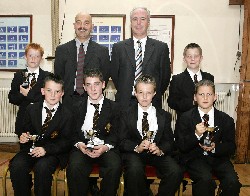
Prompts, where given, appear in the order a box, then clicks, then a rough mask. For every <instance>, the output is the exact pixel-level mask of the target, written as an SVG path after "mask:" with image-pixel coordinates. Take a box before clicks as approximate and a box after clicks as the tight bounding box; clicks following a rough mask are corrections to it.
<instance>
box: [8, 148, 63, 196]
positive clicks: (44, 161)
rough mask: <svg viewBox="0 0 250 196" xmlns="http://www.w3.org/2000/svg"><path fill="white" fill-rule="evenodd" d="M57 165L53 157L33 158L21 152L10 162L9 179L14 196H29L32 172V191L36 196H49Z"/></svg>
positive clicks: (56, 160) (57, 161)
mask: <svg viewBox="0 0 250 196" xmlns="http://www.w3.org/2000/svg"><path fill="white" fill-rule="evenodd" d="M58 164H59V160H58V159H57V158H56V157H55V156H44V157H41V158H33V157H32V156H30V155H29V154H28V152H24V151H21V152H19V153H17V154H16V155H15V157H14V158H13V159H12V160H11V162H10V178H11V182H12V186H13V189H14V194H15V196H23V195H25V196H30V195H31V187H32V177H31V174H30V171H31V170H33V171H34V191H35V195H36V196H50V195H51V185H52V175H53V173H54V172H55V170H56V167H57V166H58Z"/></svg>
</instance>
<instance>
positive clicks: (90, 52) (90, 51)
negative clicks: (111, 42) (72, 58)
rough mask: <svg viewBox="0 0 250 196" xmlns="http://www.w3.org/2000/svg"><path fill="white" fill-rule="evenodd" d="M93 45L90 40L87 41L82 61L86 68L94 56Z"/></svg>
mask: <svg viewBox="0 0 250 196" xmlns="http://www.w3.org/2000/svg"><path fill="white" fill-rule="evenodd" d="M95 52H96V50H95V44H94V43H93V41H92V40H89V44H88V48H87V53H86V55H85V59H84V66H85V67H86V65H88V63H89V62H90V59H91V58H93V56H95Z"/></svg>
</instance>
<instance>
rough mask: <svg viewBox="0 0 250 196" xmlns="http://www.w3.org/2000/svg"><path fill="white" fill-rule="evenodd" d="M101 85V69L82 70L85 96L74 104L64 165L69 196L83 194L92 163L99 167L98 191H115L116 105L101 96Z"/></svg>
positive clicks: (108, 193) (109, 194)
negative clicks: (69, 147) (73, 122)
mask: <svg viewBox="0 0 250 196" xmlns="http://www.w3.org/2000/svg"><path fill="white" fill-rule="evenodd" d="M103 88H105V81H104V80H103V77H102V74H101V72H100V71H99V70H94V69H91V70H85V73H84V89H85V90H86V91H87V94H88V97H83V99H82V100H81V101H79V102H78V103H76V105H75V107H74V111H75V119H76V122H77V123H76V133H75V134H74V135H75V137H74V142H73V145H74V149H73V150H72V152H71V154H70V160H69V163H68V167H67V179H68V186H69V193H70V195H72V196H78V195H79V196H80V195H87V193H88V184H89V180H88V177H89V175H90V173H91V170H92V167H93V164H95V163H96V164H98V165H99V167H100V177H101V178H102V181H101V185H100V195H105V196H116V193H117V189H118V186H119V182H120V175H121V160H120V156H119V150H118V149H117V145H118V137H117V129H118V128H117V123H119V122H118V119H117V117H118V108H117V107H116V104H115V102H113V101H111V100H109V99H106V98H104V96H103V94H102V90H103ZM91 131H94V132H95V134H91ZM92 133H93V132H92ZM91 135H93V137H91ZM95 194H96V193H95ZM98 195H99V194H98Z"/></svg>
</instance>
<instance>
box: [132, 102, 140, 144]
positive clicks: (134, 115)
mask: <svg viewBox="0 0 250 196" xmlns="http://www.w3.org/2000/svg"><path fill="white" fill-rule="evenodd" d="M137 121H138V104H136V105H135V106H133V108H132V111H131V113H130V114H129V122H131V128H129V130H131V131H132V132H134V133H135V135H136V137H137V138H139V139H140V140H141V139H142V136H141V134H140V133H139V130H138V129H137ZM131 135H134V134H133V133H132V134H131Z"/></svg>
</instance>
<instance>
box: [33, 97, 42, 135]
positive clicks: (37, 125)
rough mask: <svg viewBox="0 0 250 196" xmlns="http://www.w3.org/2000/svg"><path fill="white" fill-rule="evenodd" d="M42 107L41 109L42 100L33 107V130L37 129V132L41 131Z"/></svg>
mask: <svg viewBox="0 0 250 196" xmlns="http://www.w3.org/2000/svg"><path fill="white" fill-rule="evenodd" d="M42 109H43V102H39V105H38V106H37V107H35V112H34V113H35V115H34V120H35V122H34V125H35V130H37V134H41V133H42V124H43V122H42Z"/></svg>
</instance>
